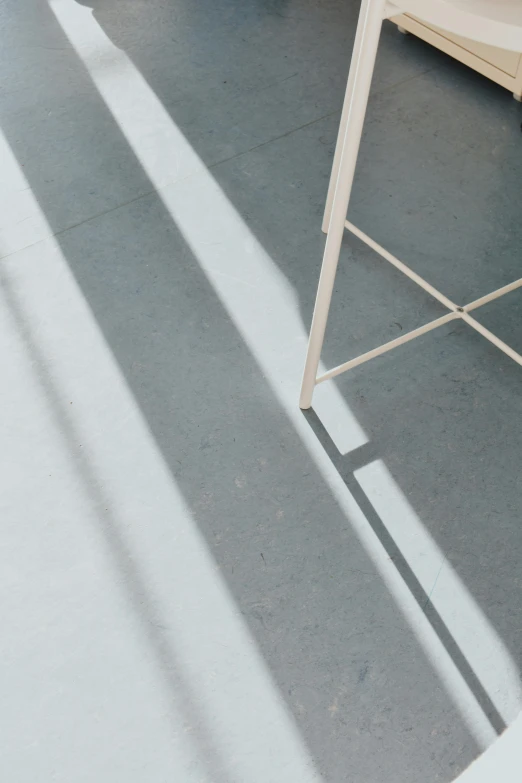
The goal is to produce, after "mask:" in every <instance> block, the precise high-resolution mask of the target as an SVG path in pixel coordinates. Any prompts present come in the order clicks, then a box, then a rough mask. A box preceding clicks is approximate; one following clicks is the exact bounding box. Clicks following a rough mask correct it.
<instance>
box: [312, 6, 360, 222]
mask: <svg viewBox="0 0 522 783" xmlns="http://www.w3.org/2000/svg"><path fill="white" fill-rule="evenodd" d="M363 32H364V26H363V25H362V18H361V17H359V24H358V25H357V30H356V33H355V41H354V42H353V51H352V59H351V61H350V71H349V73H348V82H347V84H346V92H345V94H344V103H343V111H342V114H341V122H340V123H339V130H338V132H337V142H336V144H335V152H334V159H333V164H332V171H331V174H330V182H329V183H328V195H327V196H326V204H325V208H324V216H323V226H322V229H323V231H324V233H325V234H327V233H328V226H329V224H330V215H331V212H332V202H333V197H334V192H335V185H336V183H337V175H338V173H339V164H340V162H341V152H342V149H343V139H344V134H345V132H346V123H347V122H348V113H349V111H350V102H351V100H352V93H353V84H354V80H355V73H356V71H357V62H358V60H359V55H360V52H361V40H362V36H363Z"/></svg>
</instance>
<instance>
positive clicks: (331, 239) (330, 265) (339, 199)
mask: <svg viewBox="0 0 522 783" xmlns="http://www.w3.org/2000/svg"><path fill="white" fill-rule="evenodd" d="M400 13H410V14H413V15H414V16H416V17H418V18H420V19H422V20H424V21H425V22H427V23H428V24H431V25H435V26H437V27H440V28H442V29H444V30H448V31H449V32H451V33H454V34H456V35H461V36H463V37H465V38H470V39H472V40H475V41H479V42H481V43H485V44H490V45H491V46H497V47H500V48H503V49H509V50H512V51H516V52H522V0H401V3H400V6H396V5H392V4H391V3H389V2H387V0H362V5H361V11H360V15H359V23H358V26H357V33H356V36H355V43H354V48H353V54H352V62H351V66H350V73H349V76H348V84H347V87H346V96H345V100H344V106H343V112H342V116H341V124H340V128H339V136H338V139H337V146H336V150H335V156H334V162H333V168H332V175H331V178H330V186H329V189H328V197H327V201H326V209H325V214H324V220H323V231H325V232H326V234H327V239H326V246H325V250H324V256H323V264H322V268H321V276H320V279H319V287H318V289H317V298H316V301H315V308H314V315H313V319H312V327H311V330H310V340H309V344H308V353H307V357H306V364H305V369H304V376H303V383H302V387H301V397H300V401H299V405H300V407H301V408H304V409H305V408H309V407H310V406H311V404H312V395H313V391H314V387H315V386H316V384H318V383H322V382H323V381H326V380H329V379H330V378H334V377H335V376H336V375H340V373H343V372H346V370H350V369H351V368H352V367H356V366H357V365H359V364H363V363H364V362H367V361H369V360H370V359H373V358H374V357H375V356H379V355H380V354H383V353H386V352H387V351H390V350H391V349H392V348H396V347H397V346H399V345H402V344H403V343H407V342H409V341H410V340H413V339H415V338H416V337H419V336H420V335H422V334H425V333H426V332H429V331H431V330H432V329H436V328H437V327H438V326H442V325H443V324H446V323H448V322H449V321H452V320H454V319H456V318H461V319H462V320H463V321H465V322H466V323H467V324H469V326H471V327H473V329H476V330H477V332H480V334H482V335H483V336H484V337H485V338H486V339H488V340H490V341H491V342H492V343H493V344H494V345H496V346H497V347H498V348H500V349H501V350H502V351H504V353H506V354H507V355H508V356H510V357H511V358H512V359H514V361H515V362H518V364H520V365H522V356H521V355H520V354H519V353H517V352H516V351H514V350H513V349H512V348H510V347H509V346H508V345H506V343H504V342H503V341H502V340H500V339H499V338H498V337H496V335H494V334H493V333H492V332H490V331H489V329H486V328H485V327H484V326H482V324H480V323H479V322H478V321H476V320H475V319H474V318H473V316H471V315H470V313H471V311H473V310H475V309H476V308H477V307H481V306H482V305H484V304H486V303H487V302H491V301H492V300H493V299H497V298H498V297H500V296H503V295H504V294H507V293H508V292H509V291H513V290H514V289H515V288H518V287H519V286H521V285H522V278H520V279H519V280H516V281H515V282H514V283H510V284H509V285H506V286H503V287H502V288H499V289H498V290H496V291H493V292H492V293H490V294H486V296H482V297H481V298H480V299H476V300H475V301H474V302H470V303H469V304H467V305H464V306H462V307H460V306H459V305H456V304H455V303H454V302H452V301H451V300H450V299H448V298H447V297H446V296H444V294H442V293H441V292H440V291H437V289H436V288H434V287H433V286H431V285H430V284H429V283H428V282H427V281H426V280H424V279H423V278H422V277H420V275H417V274H416V273H415V272H414V271H413V270H412V269H410V268H409V267H408V266H406V264H404V263H403V262H402V261H399V259H398V258H395V256H393V255H392V254H391V253H389V252H388V251H387V250H385V249H384V248H383V247H381V246H380V245H378V244H377V243H376V242H374V241H373V240H372V239H370V237H368V236H367V235H366V234H364V233H363V232H362V231H360V230H359V229H358V228H356V227H355V226H354V225H352V223H350V222H348V221H347V219H346V216H347V212H348V203H349V200H350V193H351V190H352V183H353V178H354V173H355V165H356V162H357V154H358V151H359V143H360V139H361V134H362V129H363V123H364V116H365V113H366V105H367V102H368V94H369V92H370V85H371V80H372V75H373V68H374V64H375V57H376V54H377V48H378V45H379V37H380V32H381V26H382V21H383V19H388V18H390V17H393V16H398V15H399V14H400ZM345 228H347V229H348V230H349V231H351V232H352V233H353V234H355V235H356V236H358V237H359V239H361V240H362V241H363V242H365V243H366V244H367V245H369V246H370V247H371V248H373V250H375V251H376V252H377V253H379V255H381V256H382V257H383V258H385V259H386V260H387V261H389V262H390V263H391V264H393V266H395V267H396V268H397V269H400V271H401V272H403V273H404V274H405V275H407V276H408V277H409V278H410V279H411V280H413V281H414V282H416V283H417V284H418V285H419V286H421V288H423V289H424V290H425V291H427V292H428V293H429V294H431V295H432V296H433V297H435V299H438V301H439V302H441V303H442V304H443V305H445V306H446V307H447V308H448V310H449V312H448V313H447V314H446V315H443V316H442V317H441V318H437V319H436V320H435V321H431V322H430V323H427V324H425V325H424V326H421V327H420V328H418V329H414V330H413V331H411V332H407V333H406V334H403V335H401V337H398V338H397V339H396V340H391V341H390V342H387V343H385V344H384V345H381V346H379V347H378V348H374V349H373V350H371V351H368V352H367V353H364V354H362V355H361V356H357V357H356V358H355V359H351V360H350V361H349V362H345V363H344V364H340V365H339V366H338V367H334V368H333V369H331V370H328V371H327V372H325V373H324V374H323V375H320V376H319V377H318V376H317V369H318V366H319V360H320V356H321V349H322V346H323V341H324V333H325V329H326V321H327V319H328V311H329V309H330V302H331V298H332V291H333V286H334V281H335V273H336V270H337V263H338V260H339V253H340V250H341V243H342V239H343V234H344V230H345Z"/></svg>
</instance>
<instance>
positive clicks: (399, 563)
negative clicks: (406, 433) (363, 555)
mask: <svg viewBox="0 0 522 783" xmlns="http://www.w3.org/2000/svg"><path fill="white" fill-rule="evenodd" d="M303 415H304V416H305V418H306V419H307V421H308V423H309V424H310V427H311V428H312V430H313V431H314V433H315V435H316V436H317V438H318V440H319V442H320V443H321V445H322V447H323V448H324V450H325V451H326V453H327V454H328V456H329V458H330V460H331V461H332V464H333V465H334V467H335V468H336V470H337V472H338V473H339V475H340V476H341V478H342V479H343V481H344V483H345V484H346V486H347V487H348V489H349V491H350V493H351V495H352V497H353V498H354V500H355V502H356V503H357V505H358V506H359V508H360V509H361V511H362V512H363V514H364V516H365V517H366V519H367V520H368V524H369V525H371V528H372V530H373V531H374V533H375V535H376V536H377V537H378V539H379V541H380V542H381V544H382V546H383V547H384V549H385V550H386V552H387V554H388V557H389V558H390V560H392V561H393V563H394V565H395V567H396V568H397V570H398V572H399V573H400V575H401V577H402V579H403V580H404V582H405V583H406V585H407V586H408V589H409V590H410V592H411V594H412V596H413V597H414V598H415V601H416V602H417V604H418V605H419V607H420V609H421V610H422V612H423V614H424V615H425V616H426V618H427V620H428V621H429V623H430V625H431V627H432V628H433V630H434V631H435V633H436V634H437V636H438V637H439V639H440V640H441V642H442V644H443V645H444V648H445V649H446V651H447V653H448V655H449V656H450V657H451V659H452V661H453V663H454V664H455V666H456V667H457V669H458V670H459V672H460V674H461V675H462V678H463V679H464V681H465V682H466V684H467V685H468V687H469V689H470V691H471V692H472V693H473V695H474V696H475V698H476V700H477V702H478V703H479V705H480V707H481V708H482V710H483V712H484V714H485V715H486V716H487V718H488V720H489V722H490V723H491V725H492V727H493V728H494V730H495V731H496V733H497V734H502V732H503V731H504V730H505V729H506V728H507V725H506V723H505V721H504V719H503V718H502V716H501V715H500V713H499V711H498V710H497V708H496V707H495V705H494V704H493V702H492V700H491V698H490V696H489V694H488V693H487V691H486V689H485V688H484V686H483V685H482V683H481V682H480V680H479V678H478V677H477V675H476V674H475V672H474V671H473V669H472V667H471V666H470V664H469V662H468V660H467V658H466V656H465V655H464V653H463V652H462V650H461V649H460V647H459V645H458V644H457V642H456V641H455V639H454V637H453V635H452V634H451V632H450V630H449V628H448V627H447V625H446V623H445V622H444V620H443V619H442V617H441V615H440V613H439V612H438V611H437V609H436V608H435V606H434V605H433V603H432V601H431V598H430V596H429V595H428V593H427V592H426V591H425V589H424V588H423V587H422V585H421V583H420V582H419V580H418V578H417V577H416V575H415V573H414V571H413V570H412V568H411V566H410V565H409V564H408V561H407V560H406V558H405V557H404V555H403V554H402V552H401V550H400V548H399V546H398V545H397V543H396V542H395V540H394V539H393V537H392V536H391V535H390V533H389V531H388V530H387V528H386V525H385V524H384V522H383V521H382V519H381V517H380V516H379V514H378V513H377V512H376V510H375V509H374V507H373V505H372V503H371V502H370V500H369V499H368V497H367V496H366V494H365V492H364V491H363V489H362V487H361V485H360V484H359V482H358V481H357V479H356V478H355V472H356V471H357V470H359V469H360V468H362V467H364V466H365V465H369V464H370V463H371V462H373V461H374V460H375V459H376V450H375V445H374V444H372V443H371V442H370V443H365V444H364V445H362V446H360V447H359V448H358V449H355V450H354V451H352V452H350V453H349V454H345V455H343V454H340V453H339V451H338V449H337V447H336V446H335V444H334V442H333V440H332V438H331V437H330V435H329V434H328V432H327V430H326V429H325V427H324V426H323V424H322V422H321V420H320V419H319V417H318V416H317V414H316V413H315V411H314V410H313V408H310V409H309V410H307V411H303Z"/></svg>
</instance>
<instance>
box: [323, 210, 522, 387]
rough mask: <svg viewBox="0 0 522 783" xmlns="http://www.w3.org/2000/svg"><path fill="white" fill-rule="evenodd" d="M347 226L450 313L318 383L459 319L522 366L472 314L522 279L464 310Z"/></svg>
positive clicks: (337, 369)
mask: <svg viewBox="0 0 522 783" xmlns="http://www.w3.org/2000/svg"><path fill="white" fill-rule="evenodd" d="M345 226H346V228H347V229H348V230H349V231H351V232H352V234H355V236H356V237H359V239H361V240H362V241H363V242H365V243H366V244H367V245H368V246H369V247H371V248H372V249H373V250H375V252H376V253H378V254H379V255H380V256H382V257H383V258H385V259H386V261H389V262H390V264H393V266H394V267H396V268H397V269H399V270H400V271H401V272H403V273H404V274H405V275H406V276H407V277H409V278H410V280H413V282H414V283H417V285H419V286H420V287H421V288H423V289H424V290H425V291H427V292H428V293H429V294H431V296H433V297H434V298H435V299H437V300H438V301H439V302H440V303H441V304H443V305H444V306H445V307H447V308H448V310H449V313H447V314H446V315H443V316H442V317H441V318H437V319H436V320H435V321H430V322H429V323H427V324H425V325H424V326H420V327H419V328H418V329H413V331H411V332H406V334H403V335H401V336H400V337H397V339H395V340H390V342H388V343H384V345H380V346H379V347H378V348H373V350H371V351H367V352H366V353H363V354H361V355H360V356H356V357H355V359H350V361H349V362H345V363H344V364H339V365H338V366H337V367H333V368H332V369H331V370H328V371H327V372H325V373H323V375H319V376H318V377H317V378H316V380H315V383H316V384H318V383H322V382H323V381H328V380H329V379H330V378H335V376H336V375H340V374H341V373H343V372H346V370H351V369H352V368H353V367H357V366H358V365H359V364H364V362H367V361H369V360H370V359H374V358H375V357H376V356H380V355H381V354H383V353H387V352H388V351H391V350H392V348H397V347H398V346H399V345H403V344H404V343H408V342H410V340H414V339H415V338H416V337H420V336H421V335H422V334H426V332H431V331H432V329H437V328H438V327H439V326H443V325H444V324H447V323H448V322H449V321H454V320H455V319H457V318H460V319H462V320H463V321H465V322H466V323H467V324H469V326H471V327H472V328H473V329H475V330H476V331H477V332H479V333H480V334H481V335H482V336H483V337H485V338H486V340H489V341H490V342H492V343H493V345H496V346H497V348H500V350H501V351H504V353H505V354H507V355H508V356H509V357H510V358H511V359H513V361H515V362H517V364H520V365H521V366H522V356H521V355H520V354H519V353H517V352H516V351H514V350H513V348H510V347H509V345H506V343H505V342H503V341H502V340H500V339H499V338H498V337H497V336H496V335H494V334H493V333H492V332H490V331H489V329H486V327H485V326H482V324H480V323H479V322H478V321H476V320H475V318H473V316H471V315H470V312H471V311H472V310H476V309H477V308H478V307H482V305H485V304H487V303H488V302H492V301H493V300H494V299H498V298H499V297H501V296H504V295H505V294H508V293H509V292H510V291H514V290H515V289H516V288H519V287H520V286H522V277H521V278H519V279H518V280H515V282H514V283H509V285H505V286H503V287H502V288H497V290H496V291H492V293H490V294H486V296H481V297H480V299H475V301H473V302H470V303H469V304H467V305H464V307H459V306H458V305H456V304H455V303H454V302H452V301H451V300H450V299H448V298H447V297H446V296H444V294H441V292H440V291H437V289H436V288H434V287H433V286H432V285H430V283H428V282H427V281H426V280H424V278H423V277H421V276H420V275H418V274H417V273H416V272H414V271H413V270H412V269H410V268H409V266H406V264H404V263H403V262H402V261H399V259H398V258H395V256H393V255H392V254H391V253H389V252H388V251H387V250H385V249H384V248H383V247H381V246H380V245H379V244H377V242H374V241H373V239H371V238H370V237H369V236H368V235H367V234H365V233H364V232H363V231H361V230H360V229H358V228H357V227H356V226H354V225H353V223H350V222H349V221H348V220H347V221H346V223H345Z"/></svg>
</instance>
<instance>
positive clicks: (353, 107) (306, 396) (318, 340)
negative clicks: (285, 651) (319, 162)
mask: <svg viewBox="0 0 522 783" xmlns="http://www.w3.org/2000/svg"><path fill="white" fill-rule="evenodd" d="M383 12H384V0H363V4H362V7H361V13H360V16H359V27H361V33H360V39H359V41H360V43H359V53H358V57H357V59H355V60H353V61H352V65H351V69H353V70H354V74H353V78H352V90H351V97H350V101H349V105H348V110H347V117H346V127H345V129H344V134H343V136H342V139H340V140H339V141H340V143H341V144H342V146H341V154H340V162H339V172H338V175H337V182H336V185H335V191H334V196H333V200H332V210H331V216H330V223H329V227H328V235H327V238H326V246H325V250H324V256H323V264H322V268H321V276H320V278H319V286H318V289H317V297H316V300H315V308H314V315H313V319H312V327H311V330H310V340H309V343H308V353H307V356H306V364H305V369H304V375H303V382H302V386H301V397H300V400H299V405H300V407H301V408H303V409H306V408H309V407H310V406H311V404H312V395H313V391H314V387H315V380H316V378H317V367H318V365H319V359H320V357H321V349H322V347H323V340H324V333H325V329H326V321H327V319H328V311H329V309H330V302H331V299H332V291H333V286H334V281H335V273H336V270H337V263H338V260H339V253H340V251H341V243H342V240H343V234H344V224H345V221H346V215H347V212H348V202H349V200H350V193H351V190H352V183H353V177H354V173H355V165H356V162H357V153H358V151H359V144H360V140H361V134H362V129H363V124H364V116H365V113H366V105H367V103H368V95H369V92H370V86H371V81H372V75H373V68H374V65H375V57H376V55H377V48H378V46H379V37H380V33H381V26H382V20H383Z"/></svg>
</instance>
